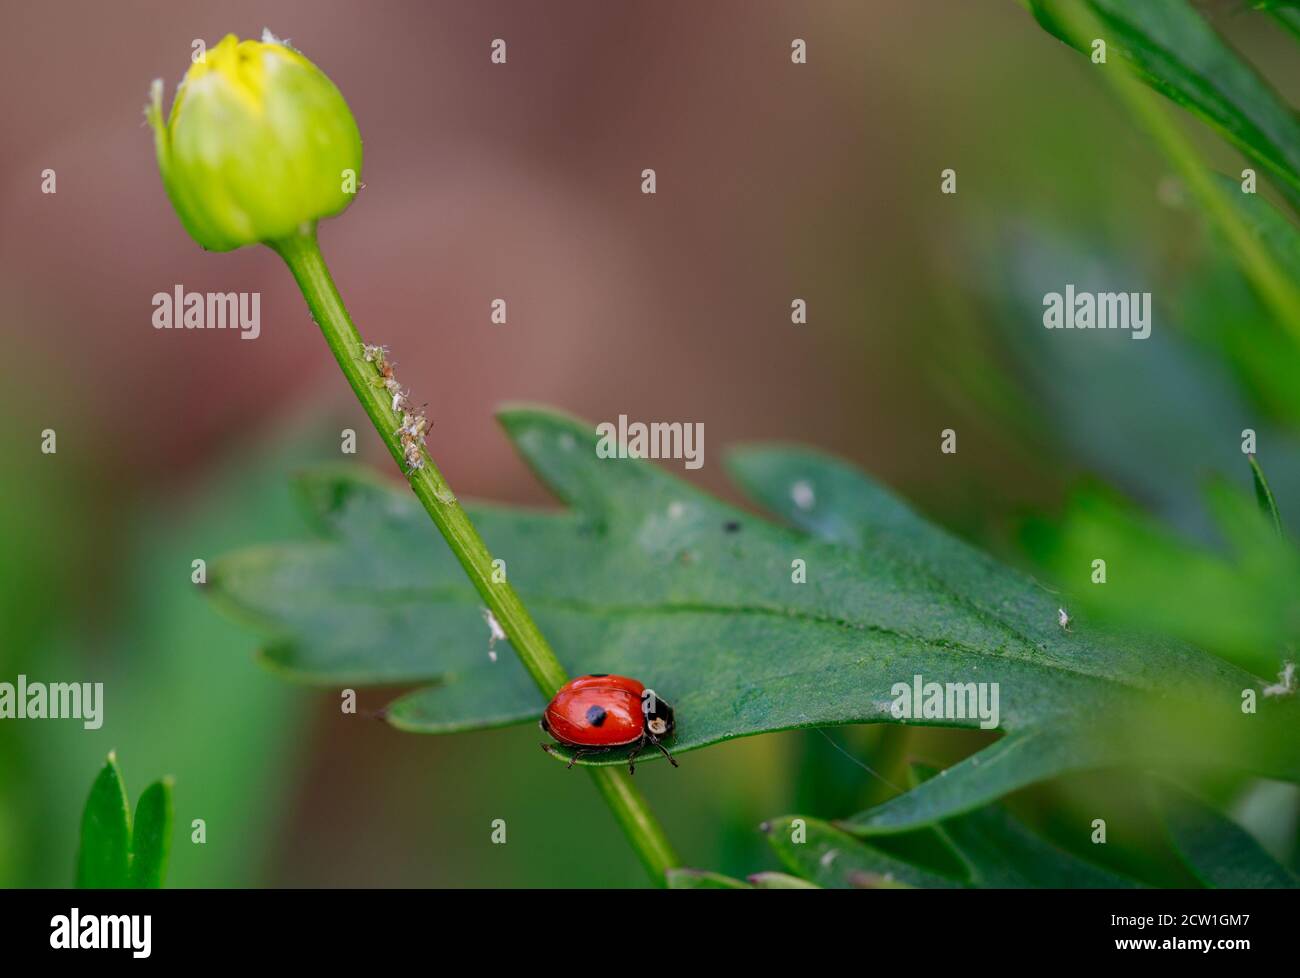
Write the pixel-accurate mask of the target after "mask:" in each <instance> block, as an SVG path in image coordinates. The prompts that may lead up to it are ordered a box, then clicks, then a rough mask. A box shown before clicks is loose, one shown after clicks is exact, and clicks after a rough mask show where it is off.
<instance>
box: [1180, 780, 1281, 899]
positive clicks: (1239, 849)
mask: <svg viewBox="0 0 1300 978" xmlns="http://www.w3.org/2000/svg"><path fill="white" fill-rule="evenodd" d="M1158 794H1159V798H1160V802H1161V808H1162V810H1163V812H1164V816H1165V825H1166V827H1167V828H1168V830H1169V837H1170V839H1171V840H1172V842H1173V844H1174V848H1175V849H1176V850H1177V851H1178V854H1179V855H1180V856H1181V857H1182V859H1183V861H1184V862H1185V863H1186V864H1187V868H1188V869H1190V870H1191V871H1192V872H1193V873H1194V874H1195V875H1196V877H1197V878H1198V879H1200V880H1201V881H1202V882H1204V883H1205V885H1206V886H1213V887H1223V888H1230V889H1231V888H1252V889H1253V888H1271V889H1276V888H1294V887H1297V886H1300V879H1297V878H1296V877H1295V875H1294V874H1292V873H1291V872H1290V871H1288V870H1287V869H1286V868H1285V867H1283V866H1282V865H1280V864H1279V863H1278V862H1277V861H1276V860H1275V859H1274V858H1273V857H1272V856H1270V855H1269V854H1268V853H1267V852H1265V851H1264V848H1263V847H1262V846H1261V845H1260V844H1259V843H1258V842H1256V841H1255V839H1254V838H1253V837H1252V836H1251V835H1250V834H1249V833H1248V832H1246V830H1245V829H1243V828H1241V826H1239V825H1237V823H1236V822H1233V821H1232V820H1231V819H1229V818H1228V817H1227V816H1225V815H1222V814H1220V813H1219V812H1217V811H1215V810H1214V809H1213V808H1210V807H1209V806H1208V805H1206V804H1205V803H1204V802H1202V801H1200V800H1199V799H1197V798H1196V797H1195V796H1193V795H1191V794H1189V793H1187V792H1185V791H1183V790H1182V789H1179V788H1175V787H1173V786H1164V787H1162V788H1160V789H1159V791H1158Z"/></svg>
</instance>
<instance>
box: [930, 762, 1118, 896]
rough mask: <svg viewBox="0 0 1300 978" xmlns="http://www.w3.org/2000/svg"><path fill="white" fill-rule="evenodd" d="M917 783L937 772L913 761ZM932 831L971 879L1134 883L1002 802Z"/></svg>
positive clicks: (994, 883)
mask: <svg viewBox="0 0 1300 978" xmlns="http://www.w3.org/2000/svg"><path fill="white" fill-rule="evenodd" d="M913 771H914V776H915V777H916V778H917V780H918V781H920V782H921V783H925V782H927V781H929V780H931V779H933V778H934V777H935V776H936V774H937V772H936V771H934V770H933V769H930V768H927V767H924V766H922V765H914V766H913ZM935 831H937V832H938V834H939V836H940V837H941V838H942V839H943V840H944V841H945V842H946V843H947V844H948V845H949V846H950V847H951V849H952V850H953V852H954V853H956V855H957V857H958V858H959V859H960V860H961V861H962V862H963V863H964V864H965V865H966V868H967V870H968V871H969V874H970V882H971V885H973V886H977V887H991V888H999V889H1024V888H1030V887H1048V888H1057V889H1097V888H1106V889H1115V888H1127V887H1134V886H1137V883H1136V882H1135V881H1133V880H1130V879H1127V878H1126V877H1123V876H1120V875H1118V874H1117V873H1112V872H1110V871H1109V870H1106V869H1102V868H1101V867H1099V866H1094V865H1093V864H1092V863H1090V862H1087V861H1086V860H1083V859H1080V858H1079V857H1078V856H1075V855H1073V854H1071V853H1068V852H1065V851H1064V850H1062V849H1058V848H1057V847H1056V846H1054V845H1052V844H1051V843H1049V842H1047V841H1045V840H1044V839H1042V838H1041V837H1040V836H1038V835H1037V834H1036V833H1034V832H1032V831H1030V829H1029V828H1027V827H1026V826H1025V825H1024V823H1022V822H1021V821H1020V820H1019V819H1017V818H1016V817H1015V816H1013V815H1012V814H1011V813H1010V812H1009V811H1007V809H1006V807H1005V806H1003V805H988V806H986V807H984V808H981V809H979V810H978V811H974V812H971V813H970V814H968V815H960V816H958V817H956V818H952V819H948V820H947V821H944V822H942V823H940V824H939V825H938V826H936V829H935Z"/></svg>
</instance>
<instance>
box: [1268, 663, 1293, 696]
mask: <svg viewBox="0 0 1300 978" xmlns="http://www.w3.org/2000/svg"><path fill="white" fill-rule="evenodd" d="M1295 690H1296V680H1295V663H1294V662H1286V663H1284V664H1283V666H1282V671H1281V672H1279V673H1278V674H1277V682H1275V683H1273V684H1272V685H1271V686H1265V687H1264V690H1263V692H1264V695H1265V696H1290V695H1291V694H1293V693H1294V692H1295Z"/></svg>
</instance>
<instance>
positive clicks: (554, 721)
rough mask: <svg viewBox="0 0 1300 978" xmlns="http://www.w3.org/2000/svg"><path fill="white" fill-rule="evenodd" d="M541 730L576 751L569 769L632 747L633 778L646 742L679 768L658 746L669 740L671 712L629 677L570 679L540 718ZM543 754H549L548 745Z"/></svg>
mask: <svg viewBox="0 0 1300 978" xmlns="http://www.w3.org/2000/svg"><path fill="white" fill-rule="evenodd" d="M541 723H542V729H543V730H545V731H546V732H547V733H548V734H550V735H551V736H552V737H554V738H555V739H556V740H558V741H559V742H560V743H562V744H565V745H567V746H569V747H575V748H577V750H576V751H575V752H574V754H573V757H572V758H571V759H570V760H569V767H573V762H574V761H576V760H577V759H578V758H580V757H582V756H584V755H586V754H598V753H602V752H604V751H607V750H613V749H614V748H615V747H628V746H631V748H632V752H631V753H630V754H628V757H627V770H628V773H629V774H635V773H636V768H635V766H634V765H633V763H632V762H633V761H634V760H635V759H636V755H637V754H639V753H640V752H641V749H642V748H643V747H645V745H646V741H649V742H650V743H652V744H654V745H655V746H656V747H658V748H659V749H660V750H661V751H663V752H664V757H666V758H668V760H669V761H670V762H671V763H672V765H673V767H676V766H677V761H675V760H673V755H672V754H669V753H668V748H666V747H664V745H663V744H661V743H660V742H659V741H660V739H661V738H666V737H669V736H671V735H672V732H673V708H672V707H671V706H669V705H668V704H667V703H665V702H664V701H663V700H661V699H660V698H659V697H658V696H656V695H655V692H654V690H651V689H646V688H645V686H644V685H642V684H641V683H640V682H638V681H637V680H635V679H629V678H628V677H627V676H610V675H607V674H606V673H597V674H594V675H591V676H579V677H578V678H577V679H571V680H569V681H568V682H567V683H565V684H564V685H563V686H561V687H560V691H559V692H558V693H556V694H555V698H554V699H552V700H551V702H550V703H549V704H547V706H546V712H545V713H543V714H542V721H541ZM542 750H544V751H546V752H547V753H551V752H552V748H551V745H550V744H542Z"/></svg>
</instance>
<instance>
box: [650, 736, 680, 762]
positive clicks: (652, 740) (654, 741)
mask: <svg viewBox="0 0 1300 978" xmlns="http://www.w3.org/2000/svg"><path fill="white" fill-rule="evenodd" d="M647 736H648V735H647ZM650 743H652V744H654V745H655V746H656V747H658V748H659V749H660V750H661V751H663V752H664V757H666V758H668V763H669V764H671V765H672V766H673V767H677V758H675V757H673V755H672V754H669V753H668V748H667V747H665V746H664V745H663V744H661V743H659V738H657V737H650Z"/></svg>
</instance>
